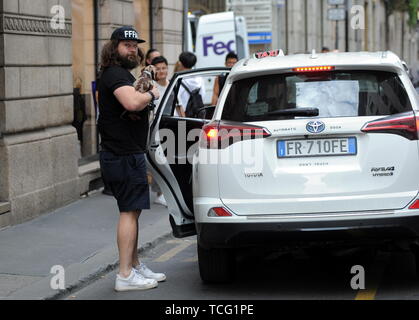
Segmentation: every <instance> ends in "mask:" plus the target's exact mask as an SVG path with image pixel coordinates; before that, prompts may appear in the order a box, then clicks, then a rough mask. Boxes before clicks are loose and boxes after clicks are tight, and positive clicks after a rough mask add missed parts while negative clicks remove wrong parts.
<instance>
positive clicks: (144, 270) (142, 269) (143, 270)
mask: <svg viewBox="0 0 419 320" xmlns="http://www.w3.org/2000/svg"><path fill="white" fill-rule="evenodd" d="M134 270H135V271H136V272H137V274H140V275H141V276H143V277H144V278H147V279H154V280H157V281H158V282H161V281H165V280H166V275H165V274H164V273H155V272H153V271H151V270H150V269H149V268H148V267H147V266H146V265H145V264H144V263H141V264H139V265H138V266H136V267H135V268H134Z"/></svg>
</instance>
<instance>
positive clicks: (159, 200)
mask: <svg viewBox="0 0 419 320" xmlns="http://www.w3.org/2000/svg"><path fill="white" fill-rule="evenodd" d="M154 203H155V204H161V205H162V206H165V207H167V202H166V199H165V198H164V195H162V194H161V195H160V196H158V197H157V198H156V199H155V200H154Z"/></svg>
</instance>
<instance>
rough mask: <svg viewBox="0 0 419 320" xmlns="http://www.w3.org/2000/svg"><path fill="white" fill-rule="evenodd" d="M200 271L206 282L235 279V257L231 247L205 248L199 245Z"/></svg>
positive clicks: (224, 281)
mask: <svg viewBox="0 0 419 320" xmlns="http://www.w3.org/2000/svg"><path fill="white" fill-rule="evenodd" d="M198 263H199V273H200V275H201V279H202V281H204V282H206V283H226V282H231V281H233V280H234V266H235V257H234V251H233V250H230V249H219V248H217V249H205V248H203V247H201V246H200V245H198Z"/></svg>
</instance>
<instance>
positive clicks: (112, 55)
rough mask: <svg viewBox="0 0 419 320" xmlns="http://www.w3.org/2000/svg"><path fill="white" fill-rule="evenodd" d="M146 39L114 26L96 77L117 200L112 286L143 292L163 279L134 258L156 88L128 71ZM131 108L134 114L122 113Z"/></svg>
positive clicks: (107, 166) (106, 167)
mask: <svg viewBox="0 0 419 320" xmlns="http://www.w3.org/2000/svg"><path fill="white" fill-rule="evenodd" d="M143 42H145V41H144V40H141V39H140V38H139V37H138V33H137V32H136V31H135V29H133V28H132V27H129V26H125V27H121V28H118V29H116V30H115V31H114V32H113V33H112V36H111V39H110V41H109V42H108V43H106V44H105V46H104V47H103V50H102V56H101V75H100V81H99V88H98V91H99V120H98V128H99V133H100V136H101V151H100V166H101V170H102V175H103V178H104V179H105V180H106V182H107V183H108V184H109V187H110V189H111V191H112V193H113V195H114V197H115V198H116V200H117V202H118V208H119V212H120V216H119V223H118V230H117V243H118V250H119V273H118V274H117V276H116V281H115V290H116V291H129V290H145V289H150V288H155V287H157V283H158V281H164V280H165V279H166V276H165V275H164V274H163V273H154V272H152V271H151V270H150V269H149V268H147V266H145V264H143V263H140V262H139V259H138V248H137V247H138V219H139V217H140V214H141V212H142V210H147V209H150V195H149V187H148V182H147V171H146V163H145V153H146V152H147V150H146V145H147V141H146V140H147V135H148V126H149V122H148V119H149V115H148V112H149V110H148V105H149V104H151V103H152V102H153V101H154V100H155V99H158V98H159V91H158V89H157V88H153V89H151V90H150V91H148V92H144V93H141V92H138V91H136V90H135V88H134V86H133V84H134V82H135V78H134V76H133V75H132V74H131V73H130V70H132V69H134V68H136V67H137V66H138V65H139V62H140V61H139V56H138V50H139V48H138V44H139V43H143ZM126 111H128V112H133V113H134V112H135V117H122V114H126Z"/></svg>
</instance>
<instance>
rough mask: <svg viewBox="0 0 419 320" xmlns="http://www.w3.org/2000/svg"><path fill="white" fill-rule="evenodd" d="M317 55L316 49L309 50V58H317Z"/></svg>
mask: <svg viewBox="0 0 419 320" xmlns="http://www.w3.org/2000/svg"><path fill="white" fill-rule="evenodd" d="M318 57H319V56H318V55H317V53H316V49H313V50H311V57H310V58H311V59H317V58H318Z"/></svg>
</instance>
